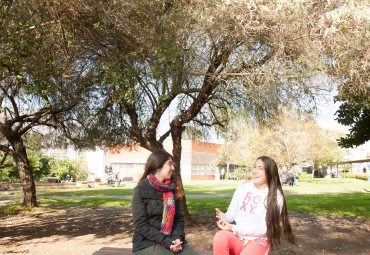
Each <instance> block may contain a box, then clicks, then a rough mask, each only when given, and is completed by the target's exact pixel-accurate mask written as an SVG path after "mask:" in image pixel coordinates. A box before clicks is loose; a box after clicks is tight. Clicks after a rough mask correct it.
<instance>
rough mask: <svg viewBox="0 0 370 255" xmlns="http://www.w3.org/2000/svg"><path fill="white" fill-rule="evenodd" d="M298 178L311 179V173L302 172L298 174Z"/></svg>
mask: <svg viewBox="0 0 370 255" xmlns="http://www.w3.org/2000/svg"><path fill="white" fill-rule="evenodd" d="M298 178H299V179H312V174H308V173H306V172H302V173H299V174H298Z"/></svg>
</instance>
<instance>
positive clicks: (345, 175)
mask: <svg viewBox="0 0 370 255" xmlns="http://www.w3.org/2000/svg"><path fill="white" fill-rule="evenodd" d="M340 176H341V177H342V178H356V179H360V180H365V181H366V180H367V176H366V174H364V173H341V174H340Z"/></svg>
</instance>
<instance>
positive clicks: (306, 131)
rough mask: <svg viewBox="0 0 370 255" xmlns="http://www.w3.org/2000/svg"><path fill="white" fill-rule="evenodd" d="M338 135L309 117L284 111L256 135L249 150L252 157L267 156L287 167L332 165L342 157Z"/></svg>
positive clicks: (343, 153)
mask: <svg viewBox="0 0 370 255" xmlns="http://www.w3.org/2000/svg"><path fill="white" fill-rule="evenodd" d="M339 136H340V133H338V132H336V131H332V130H325V129H322V128H320V127H319V126H318V125H317V124H316V123H315V122H314V121H313V120H312V118H311V116H301V115H299V114H298V113H297V112H295V111H285V112H284V113H283V114H282V116H280V117H277V118H276V119H274V120H273V123H272V124H271V125H269V126H267V127H265V128H262V129H260V130H258V132H256V134H255V135H254V136H253V138H252V139H251V148H250V150H251V151H252V152H253V153H254V155H255V157H258V156H260V155H269V156H271V157H273V158H274V159H275V160H276V162H278V163H279V164H280V165H286V166H288V167H290V166H294V165H297V164H300V163H302V162H307V161H311V162H314V163H315V164H316V165H318V164H320V165H321V164H323V165H332V164H334V162H336V161H338V162H339V161H341V160H343V158H344V155H345V153H346V152H345V151H344V150H342V149H341V148H340V147H338V145H337V143H336V139H337V138H338V137H339Z"/></svg>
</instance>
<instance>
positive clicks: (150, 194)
mask: <svg viewBox="0 0 370 255" xmlns="http://www.w3.org/2000/svg"><path fill="white" fill-rule="evenodd" d="M131 209H132V216H133V219H134V225H135V233H134V236H133V238H132V244H133V249H132V252H135V251H138V250H141V249H144V248H147V247H149V246H153V241H154V242H156V243H158V244H163V245H164V246H166V247H167V248H168V249H169V248H170V246H171V244H172V241H173V240H176V239H180V240H181V241H183V242H184V244H185V243H186V240H185V232H184V216H183V214H182V208H181V201H180V200H179V199H176V200H175V216H174V219H173V227H172V232H171V236H170V237H168V236H167V235H165V234H163V233H161V232H160V230H161V223H162V217H163V195H162V194H160V193H158V192H157V191H156V190H155V189H154V188H153V187H152V185H150V183H149V181H148V180H147V179H144V180H142V181H141V182H140V183H139V184H138V185H137V186H136V187H135V188H134V194H133V196H132V204H131Z"/></svg>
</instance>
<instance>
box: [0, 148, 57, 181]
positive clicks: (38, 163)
mask: <svg viewBox="0 0 370 255" xmlns="http://www.w3.org/2000/svg"><path fill="white" fill-rule="evenodd" d="M2 156H3V155H1V157H2ZM27 157H28V160H29V162H30V166H31V167H32V169H33V174H34V179H35V180H36V181H42V177H45V176H49V175H50V165H49V163H50V161H51V158H50V157H45V156H43V155H42V153H41V152H37V151H33V150H29V151H28V153H27ZM11 162H14V161H13V158H12V157H8V158H7V161H6V163H11ZM0 180H1V181H11V182H12V183H20V182H22V181H21V178H20V176H19V171H18V168H17V166H16V165H14V166H11V167H7V168H4V169H0Z"/></svg>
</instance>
